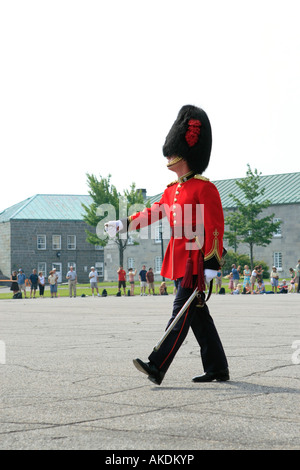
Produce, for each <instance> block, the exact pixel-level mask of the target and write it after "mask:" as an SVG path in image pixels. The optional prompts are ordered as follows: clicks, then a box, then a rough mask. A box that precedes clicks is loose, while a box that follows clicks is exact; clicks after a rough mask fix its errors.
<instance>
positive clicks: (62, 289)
mask: <svg viewBox="0 0 300 470" xmlns="http://www.w3.org/2000/svg"><path fill="white" fill-rule="evenodd" d="M166 284H167V287H168V293H169V294H172V293H173V282H172V281H170V282H166ZM159 286H160V282H158V283H155V284H154V287H155V293H156V294H158V292H159ZM98 289H99V293H100V295H101V293H102V291H103V289H106V290H107V294H108V295H109V296H115V295H117V292H118V283H117V282H101V283H99V284H98ZM128 289H130V284H129V283H126V293H127V291H128ZM121 292H122V295H124V293H123V289H121ZM94 293H95V294H96V290H95V291H94ZM146 293H148V288H147V289H146ZM83 294H85V295H86V296H91V295H92V289H91V287H90V285H89V284H77V297H80V296H81V295H83ZM134 294H135V295H140V285H139V283H136V284H135V289H134ZM12 296H13V293H12V292H7V293H6V292H5V293H0V300H3V299H12ZM26 297H30V288H29V287H27V288H26ZM36 297H37V298H38V297H40V294H39V290H37V291H36ZM44 297H45V298H50V297H51V294H50V286H49V285H47V286H46V288H45V293H44ZM57 297H69V287H68V285H64V284H63V285H59V286H58V289H57ZM23 298H24V293H23Z"/></svg>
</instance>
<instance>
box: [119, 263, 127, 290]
mask: <svg viewBox="0 0 300 470" xmlns="http://www.w3.org/2000/svg"><path fill="white" fill-rule="evenodd" d="M117 273H118V289H119V290H118V292H119V295H121V287H123V291H124V295H126V271H125V269H123V266H120V267H119V269H118V271H117Z"/></svg>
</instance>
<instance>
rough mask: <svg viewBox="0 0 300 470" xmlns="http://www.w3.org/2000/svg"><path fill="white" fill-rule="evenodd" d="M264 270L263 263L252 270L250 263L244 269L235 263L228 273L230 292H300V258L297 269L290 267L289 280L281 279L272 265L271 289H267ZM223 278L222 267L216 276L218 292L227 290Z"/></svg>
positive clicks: (235, 293)
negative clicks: (223, 285) (224, 287)
mask: <svg viewBox="0 0 300 470" xmlns="http://www.w3.org/2000/svg"><path fill="white" fill-rule="evenodd" d="M263 272H264V270H263V268H262V266H261V265H257V266H255V267H254V268H253V270H252V271H251V269H250V268H249V266H248V265H245V266H244V269H242V268H241V266H236V265H235V264H233V265H232V267H231V272H230V273H229V275H228V279H229V283H228V288H229V290H230V293H231V294H232V295H237V294H287V293H295V292H297V293H300V259H299V260H298V264H297V266H296V267H295V269H294V268H290V269H289V276H290V279H289V282H288V281H287V280H286V279H283V280H282V281H280V279H279V277H280V276H279V273H278V270H277V268H276V267H275V266H273V267H272V271H271V274H270V284H271V290H266V285H265V282H264V279H263ZM222 279H223V275H222V270H221V269H220V270H219V271H218V274H217V277H216V294H220V293H225V290H224V289H222ZM241 281H243V282H241Z"/></svg>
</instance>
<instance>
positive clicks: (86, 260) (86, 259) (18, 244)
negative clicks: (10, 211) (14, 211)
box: [11, 220, 103, 282]
mask: <svg viewBox="0 0 300 470" xmlns="http://www.w3.org/2000/svg"><path fill="white" fill-rule="evenodd" d="M86 228H88V229H89V230H90V231H91V228H90V227H87V225H86V224H85V223H84V222H83V221H30V220H12V221H11V234H12V235H11V268H12V269H16V270H17V269H19V268H22V269H23V270H24V272H25V274H26V276H29V275H30V274H31V272H32V270H33V269H34V268H36V269H38V264H39V263H46V271H47V273H49V271H50V270H51V269H52V264H53V263H56V264H57V263H59V264H61V267H62V271H61V273H62V282H66V279H65V276H66V273H67V271H68V263H76V271H77V276H78V281H79V282H89V278H88V274H89V272H90V267H91V266H95V265H96V263H103V250H96V249H95V247H94V246H93V245H91V244H89V243H88V242H87V241H86V233H85V229H86ZM38 235H46V249H45V250H39V249H38V248H37V236H38ZM52 235H61V248H60V249H53V247H52ZM68 235H76V249H75V250H70V249H68V247H67V236H68ZM100 280H101V279H100Z"/></svg>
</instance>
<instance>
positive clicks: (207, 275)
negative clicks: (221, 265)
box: [204, 269, 218, 284]
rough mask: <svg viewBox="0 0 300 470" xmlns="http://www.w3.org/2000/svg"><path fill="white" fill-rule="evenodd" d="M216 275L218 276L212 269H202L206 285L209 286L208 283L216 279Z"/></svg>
mask: <svg viewBox="0 0 300 470" xmlns="http://www.w3.org/2000/svg"><path fill="white" fill-rule="evenodd" d="M217 274H218V271H216V270H214V269H204V276H205V282H206V284H209V283H210V281H212V280H213V279H214V278H215V277H216V275H217Z"/></svg>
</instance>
